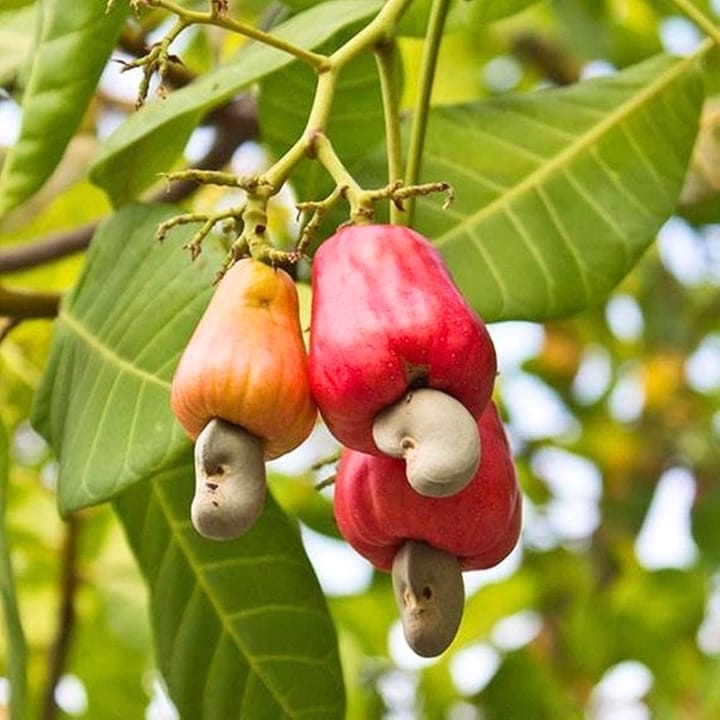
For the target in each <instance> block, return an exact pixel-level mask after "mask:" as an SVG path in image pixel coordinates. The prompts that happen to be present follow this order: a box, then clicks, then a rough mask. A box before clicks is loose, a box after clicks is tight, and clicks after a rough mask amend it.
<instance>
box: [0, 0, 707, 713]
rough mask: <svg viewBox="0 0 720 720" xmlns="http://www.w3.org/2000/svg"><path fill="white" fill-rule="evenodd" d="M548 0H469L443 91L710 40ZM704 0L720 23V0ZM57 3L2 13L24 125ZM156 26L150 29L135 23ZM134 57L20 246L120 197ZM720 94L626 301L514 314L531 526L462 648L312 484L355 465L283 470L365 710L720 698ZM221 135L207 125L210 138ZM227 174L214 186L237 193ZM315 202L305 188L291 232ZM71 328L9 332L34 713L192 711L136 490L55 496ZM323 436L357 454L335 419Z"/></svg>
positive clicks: (472, 600)
mask: <svg viewBox="0 0 720 720" xmlns="http://www.w3.org/2000/svg"><path fill="white" fill-rule="evenodd" d="M289 4H290V5H292V6H293V7H295V8H298V7H300V6H301V5H303V3H289ZM308 4H310V3H305V5H308ZM427 4H428V3H423V2H418V3H417V7H415V8H414V9H413V10H412V11H411V13H410V14H409V16H408V17H407V19H406V20H405V21H404V24H403V32H404V33H405V35H404V37H403V39H402V43H401V49H402V57H403V66H404V74H405V85H404V87H405V91H404V97H403V102H404V104H405V105H406V106H408V107H409V106H410V105H411V103H412V100H413V88H414V84H413V73H414V72H415V70H416V68H417V64H418V59H419V54H420V51H421V47H422V38H421V35H422V29H423V27H424V25H423V22H424V14H423V9H424V8H423V6H424V5H425V6H426V5H427ZM525 4H526V5H527V6H528V7H527V8H526V9H525V10H523V11H522V12H519V13H517V14H515V15H513V16H511V17H508V18H505V19H499V20H494V21H493V22H486V21H487V20H489V19H492V18H487V17H485V16H484V3H483V2H482V0H473V2H457V3H455V4H454V5H453V9H452V12H451V15H450V18H449V21H448V32H447V35H446V38H445V41H444V43H443V46H442V50H441V56H440V64H439V68H438V75H437V82H436V85H435V90H434V95H433V101H434V102H435V103H438V104H439V103H449V102H457V101H468V100H474V99H481V98H484V97H488V96H491V95H497V94H502V93H506V92H510V91H532V90H533V89H535V88H537V87H541V86H546V85H553V84H554V85H566V84H571V83H573V82H576V81H578V80H579V79H581V78H585V77H589V76H592V75H596V74H603V73H609V72H613V71H614V70H617V69H621V68H624V67H626V66H628V65H631V64H633V63H636V62H638V61H640V60H642V59H644V58H646V57H649V56H650V55H652V54H655V53H657V52H659V51H662V50H666V51H670V52H674V53H679V54H684V53H687V52H689V51H690V50H692V49H693V48H694V47H695V46H696V44H697V43H698V41H699V40H700V39H701V37H702V33H701V32H700V31H699V30H698V29H697V28H696V26H694V25H693V24H692V23H691V22H689V21H688V20H687V19H686V18H683V17H681V16H680V15H679V13H678V10H677V8H676V7H675V5H674V4H673V3H672V2H650V1H649V0H546V1H545V2H537V3H533V2H528V3H525ZM499 5H500V4H499V3H496V4H495V6H496V7H497V6H499ZM518 5H519V3H515V4H514V6H515V7H517V6H518ZM695 5H696V6H697V7H698V8H700V9H701V10H703V11H704V12H705V13H706V14H707V16H708V17H712V18H714V19H715V21H718V19H720V2H717V0H713V1H710V0H700V1H698V2H695ZM34 11H35V4H34V3H32V2H12V3H0V18H2V16H3V15H4V14H6V15H5V17H6V19H9V18H10V17H11V16H12V18H13V22H14V23H15V24H14V25H13V27H17V28H19V29H18V30H17V31H16V32H15V33H14V44H13V47H12V52H9V50H8V51H7V52H6V51H5V50H4V49H2V48H0V63H1V64H2V72H1V73H0V79H1V80H2V82H3V84H4V86H5V87H6V88H7V89H8V91H9V95H8V97H7V98H2V97H0V127H2V128H3V130H4V132H5V137H4V138H3V139H2V142H4V143H6V144H7V145H9V144H11V143H12V138H13V128H14V127H15V125H16V123H17V110H16V108H15V110H13V102H12V100H11V99H10V96H11V95H13V94H14V92H15V90H16V88H17V87H21V86H22V82H23V68H24V67H25V65H24V63H23V62H19V61H18V60H19V58H20V57H21V56H22V55H23V53H24V52H27V51H29V48H31V47H32V32H33V26H34V25H33V21H32V16H33V15H34ZM233 12H235V13H237V14H243V13H245V14H246V15H247V16H248V17H249V18H250V19H256V18H257V17H264V18H267V17H269V16H271V14H272V13H280V14H282V13H283V12H284V10H283V8H282V6H281V5H280V4H279V3H269V2H264V1H262V0H253V1H252V2H243V3H234V7H233ZM149 18H150V19H148V18H145V22H148V23H153V22H154V23H156V24H157V23H160V22H161V21H162V17H161V16H159V15H158V16H153V15H152V14H151V15H150V16H149ZM3 27H9V25H4V24H3V21H2V20H0V33H2V28H3ZM146 29H147V28H146ZM130 30H132V31H137V27H136V25H135V24H134V22H133V23H131V25H130V26H129V30H128V32H129V31H130ZM237 42H238V40H237V38H229V37H227V36H226V35H224V34H220V33H217V32H215V31H213V30H209V31H205V30H202V31H197V32H195V33H194V34H193V39H192V41H191V42H190V44H189V46H188V48H187V50H186V51H185V52H184V54H183V59H184V61H185V63H186V65H187V67H188V68H189V69H190V70H191V71H193V72H198V73H201V72H203V71H204V70H206V69H207V68H209V67H210V66H211V65H212V64H213V63H214V62H215V61H216V60H217V59H219V58H223V57H227V56H228V55H229V54H230V53H232V52H233V50H234V49H235V47H236V44H237ZM717 70H718V58H717V57H716V56H711V57H710V58H709V60H708V61H707V72H706V78H707V83H708V88H709V93H708V94H709V96H712V95H714V94H715V93H716V92H717V91H718V88H717V87H716V86H717V84H718V78H720V75H719V74H718V72H717ZM113 72H114V70H113V68H109V69H108V70H107V71H106V76H105V78H104V80H103V81H102V82H101V85H100V88H99V91H98V95H97V97H96V99H95V102H94V104H93V107H92V108H91V111H90V113H88V116H87V117H86V119H85V122H84V124H83V127H82V129H81V132H80V133H79V134H78V135H77V136H76V138H75V139H74V141H73V144H72V145H71V147H70V151H69V153H68V155H67V158H66V160H65V161H64V163H63V166H62V171H61V172H60V173H56V175H55V177H54V178H53V180H52V181H51V183H50V185H49V186H48V187H47V188H46V189H45V190H43V191H42V192H41V193H40V194H39V195H38V196H36V197H35V198H34V199H33V200H32V201H31V202H30V203H27V204H26V205H24V206H23V207H21V208H20V209H19V210H18V211H16V212H15V213H14V214H12V215H11V216H10V217H9V218H8V219H7V220H6V222H5V223H4V224H3V226H2V228H0V243H1V244H2V246H3V247H9V246H12V245H15V244H23V243H27V242H30V241H32V240H35V239H38V238H40V237H44V236H46V235H47V234H48V233H51V232H58V231H63V230H70V229H73V228H76V227H77V226H79V225H81V224H83V223H85V222H89V221H93V220H95V219H97V218H99V217H101V216H103V215H105V214H106V213H107V212H108V210H109V208H108V204H107V201H106V200H105V199H104V197H103V195H102V194H101V193H100V192H99V191H98V190H97V189H94V188H93V187H92V186H91V185H90V184H89V183H88V182H87V180H86V179H85V175H86V170H87V161H88V157H90V156H91V155H92V152H93V151H94V149H95V148H96V147H97V144H98V142H99V140H100V139H102V137H103V136H105V135H106V134H107V128H108V127H109V126H110V125H112V124H114V123H115V122H116V119H117V117H122V116H124V115H126V114H127V113H129V112H131V111H132V91H131V92H130V94H129V95H127V96H125V97H123V96H122V93H119V92H118V88H117V87H116V86H115V85H114V83H117V75H116V74H115V75H113V74H112V73H113ZM131 84H132V83H131ZM717 107H718V106H717V105H716V104H713V101H712V100H711V101H710V102H708V106H707V111H706V113H705V115H704V120H703V126H702V129H701V136H700V138H699V141H698V145H697V152H696V155H695V158H694V161H693V166H692V168H691V170H690V172H689V176H688V181H687V183H686V187H685V190H684V191H683V195H682V198H681V204H680V206H679V208H678V213H677V215H676V216H675V217H673V218H672V219H671V220H669V221H668V223H667V224H666V225H665V226H664V227H663V229H662V231H661V232H660V234H659V237H658V241H657V243H655V244H654V246H653V247H652V248H651V250H650V251H649V252H648V253H647V254H646V255H645V257H644V258H643V259H642V261H641V262H640V263H639V264H638V265H637V267H636V269H635V270H634V271H633V272H632V273H631V275H630V276H628V277H627V278H626V279H625V280H624V282H623V283H622V284H621V286H620V287H618V288H617V290H616V291H615V292H614V293H613V295H612V296H611V297H610V298H608V300H607V302H606V303H605V304H604V305H602V306H600V307H595V308H592V309H590V310H587V311H586V312H584V313H582V314H580V315H577V316H575V317H572V318H569V319H566V320H562V321H555V322H552V323H548V324H546V325H544V326H541V325H534V324H527V323H522V324H521V323H507V324H502V325H496V326H493V327H492V328H491V330H492V332H493V336H494V338H495V340H496V343H497V347H498V352H499V358H500V377H499V382H498V393H497V398H498V401H499V402H500V405H501V408H502V410H503V415H504V417H505V419H506V421H507V423H508V430H509V433H510V435H511V439H512V442H513V447H514V450H515V452H516V458H517V465H518V471H519V477H520V481H521V484H522V488H523V491H524V494H525V498H526V502H525V524H524V531H523V538H522V543H521V546H520V547H519V548H518V549H517V550H516V551H515V552H514V553H513V554H512V555H511V556H510V558H508V559H507V560H506V561H504V562H503V563H502V564H501V566H499V567H498V568H495V569H493V570H492V571H486V572H476V573H469V574H467V577H466V580H467V589H468V601H467V607H466V612H465V617H464V621H463V625H462V627H461V630H460V634H459V636H458V638H457V639H456V641H455V643H454V644H453V646H452V647H451V649H450V651H448V652H447V653H445V654H444V655H443V656H442V657H441V658H439V659H436V660H432V661H426V660H419V659H418V658H416V657H415V656H414V655H413V654H412V653H411V652H410V651H409V650H408V649H407V647H406V646H405V645H404V641H403V640H402V635H401V632H400V630H399V626H398V623H397V617H396V612H395V607H394V603H393V601H392V597H391V589H390V584H389V579H388V577H387V576H384V575H379V574H374V573H372V572H371V570H370V568H369V566H367V565H366V564H365V563H364V562H363V561H361V560H359V559H358V558H357V557H356V556H354V555H353V554H352V551H350V550H349V549H348V548H347V547H346V546H345V545H344V544H343V543H342V541H341V540H339V539H338V536H337V531H336V529H335V527H334V523H333V520H332V510H331V500H330V497H331V492H332V490H331V488H329V489H326V490H324V491H323V492H322V493H318V492H316V491H315V490H314V489H313V487H312V485H313V483H314V482H315V481H317V480H318V479H319V478H321V477H322V476H323V473H324V474H331V472H332V467H331V466H329V467H327V468H325V469H324V470H323V471H321V472H320V473H312V472H310V471H309V470H308V468H307V463H303V461H302V457H300V458H299V459H298V457H291V458H287V459H285V460H284V461H283V462H281V463H278V464H277V466H276V467H275V470H276V472H275V473H274V475H273V476H272V477H271V486H272V489H273V492H274V493H275V495H276V497H277V498H278V499H279V501H280V502H281V504H282V505H283V506H284V507H285V508H286V509H287V510H289V511H290V512H292V513H294V514H295V515H296V516H297V517H298V518H299V519H300V520H301V521H302V522H303V526H304V528H305V534H304V537H305V539H306V546H307V549H308V552H309V554H310V556H311V559H312V560H313V562H314V563H315V566H316V569H317V572H318V575H319V577H320V581H321V583H322V584H323V587H324V588H325V589H326V592H327V594H328V596H329V598H330V603H331V610H332V613H333V615H334V617H335V619H336V621H337V625H338V630H339V633H340V644H341V652H342V659H343V663H344V672H345V676H346V682H347V689H348V693H349V704H350V709H349V717H351V718H358V719H360V718H376V717H377V718H380V717H382V718H398V719H399V718H428V719H435V718H437V719H438V720H440V719H443V720H474V719H487V720H491V719H495V718H497V719H502V720H515V719H518V720H519V719H521V718H522V719H523V720H525V719H532V720H542V719H543V718H547V719H548V720H550V719H553V720H555V719H557V718H563V719H564V720H565V719H568V720H569V719H572V718H588V719H591V720H642V719H644V718H658V719H661V720H662V719H665V718H667V719H668V720H670V719H672V720H678V719H682V720H701V719H709V718H715V717H720V483H718V474H719V468H720V442H719V440H720V402H719V400H720V328H719V325H718V318H719V317H720V197H719V194H718V193H719V192H720V114H719V113H718V109H717ZM261 132H262V128H261ZM201 142H202V137H201V135H200V134H198V135H196V137H194V139H193V141H192V142H191V144H190V146H189V148H188V154H189V155H192V152H193V149H192V148H193V143H201ZM259 154H261V151H260V147H259V146H251V147H250V146H249V147H248V148H245V150H244V154H242V156H241V157H240V159H239V160H238V162H240V163H243V162H244V163H250V164H252V162H255V161H256V157H257V155H259ZM213 192H214V191H213V190H207V191H203V193H201V194H200V195H199V196H198V197H196V198H195V202H196V203H198V204H203V203H208V202H212V201H213V200H214V198H213V196H212V193H213ZM290 220H291V217H290V215H289V213H288V212H287V209H283V208H282V207H279V208H278V209H277V214H276V217H275V221H276V224H277V228H276V232H278V233H282V232H283V228H285V227H286V225H288V223H289V222H290ZM81 265H82V256H81V255H75V256H72V257H69V258H65V259H62V260H60V261H56V262H48V263H45V264H43V265H41V266H38V267H36V268H33V269H31V270H27V271H23V272H19V273H14V274H12V275H11V276H8V277H7V279H5V278H4V279H3V284H6V285H7V286H8V287H17V288H24V289H37V290H43V291H58V292H63V291H65V290H66V289H67V288H69V287H71V286H72V285H73V283H74V281H75V279H76V278H77V274H78V271H79V269H80V267H81ZM50 334H51V325H50V323H48V322H46V321H27V322H23V323H21V324H20V325H19V326H17V327H15V328H13V329H12V331H11V332H9V333H8V334H7V335H6V336H5V337H4V338H3V340H2V343H1V344H0V417H1V419H2V422H3V423H4V425H5V426H6V428H7V429H8V433H9V437H10V438H11V443H10V455H11V472H10V480H9V499H8V511H7V515H8V518H7V525H8V527H7V534H8V538H9V541H10V545H11V549H12V556H11V557H12V562H13V568H14V572H15V575H16V582H17V588H18V593H19V600H20V607H21V613H22V617H23V620H24V625H25V631H26V634H27V640H28V646H29V686H30V690H31V699H32V701H33V716H38V717H43V718H46V717H47V718H49V717H55V715H51V714H47V712H48V711H46V710H43V709H42V708H43V707H44V706H45V705H46V704H47V703H48V697H52V696H53V694H54V696H55V699H56V701H57V703H58V704H59V706H60V708H61V710H62V711H61V713H60V714H59V715H58V716H59V717H89V718H93V719H99V720H104V719H106V718H107V719H111V718H140V717H147V718H158V719H159V718H171V717H174V714H173V709H172V707H171V706H170V705H169V704H168V701H167V700H166V699H165V698H164V697H163V695H162V691H161V687H160V683H159V681H158V678H157V676H156V673H155V671H154V667H153V658H152V654H151V650H150V641H149V632H148V625H147V608H146V597H145V593H146V590H145V586H144V583H143V581H142V579H141V578H140V576H139V574H138V571H137V569H136V567H135V564H134V561H133V559H132V556H131V554H130V552H129V551H128V549H127V547H126V544H125V541H124V538H123V536H122V532H121V531H120V529H119V526H118V523H117V521H116V519H115V518H114V516H113V514H112V512H111V510H110V509H109V508H107V507H100V508H95V509H91V510H87V511H83V512H81V513H78V514H77V515H76V516H74V517H73V519H72V520H71V521H70V522H68V523H64V522H62V521H61V520H60V519H59V518H58V516H57V513H56V510H55V498H54V481H55V466H54V460H53V458H52V457H51V456H50V453H49V451H48V449H47V448H46V447H45V445H44V444H43V443H42V441H41V440H40V439H39V438H38V437H37V436H36V435H35V434H34V433H33V431H32V430H31V428H30V427H29V423H28V420H27V418H28V416H29V409H30V405H31V402H32V398H33V394H34V391H35V388H36V387H37V384H38V381H39V377H40V374H41V372H42V368H43V365H44V362H45V358H46V354H47V350H48V345H49V339H50ZM315 442H316V443H319V445H320V446H322V447H323V449H324V450H327V451H328V452H332V450H333V446H332V443H331V442H330V441H329V439H328V438H326V437H323V436H322V434H320V438H319V439H317V438H316V439H315ZM70 600H72V602H71V605H70V607H68V603H69V602H70ZM67 613H70V615H68V614H67ZM58 628H63V629H62V630H59V629H58ZM3 642H4V641H3V637H2V636H0V718H2V717H4V710H3V707H4V706H5V704H6V703H7V699H8V694H9V693H8V683H7V681H6V680H5V679H4V677H3V676H5V675H7V667H6V665H5V659H4V658H5V653H4V649H3ZM63 643H67V649H68V655H67V662H66V664H65V667H63V668H62V672H61V673H60V677H61V682H60V683H59V685H58V686H57V687H56V688H55V690H54V693H53V689H52V687H49V685H48V678H52V677H55V675H54V674H53V673H54V672H55V671H54V670H53V667H52V663H53V657H54V654H58V653H62V651H63V647H64V645H63ZM56 674H57V673H56ZM43 713H46V714H43Z"/></svg>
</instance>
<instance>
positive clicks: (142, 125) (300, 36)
mask: <svg viewBox="0 0 720 720" xmlns="http://www.w3.org/2000/svg"><path fill="white" fill-rule="evenodd" d="M380 5H381V3H380V2H377V1H375V2H366V1H360V0H335V1H334V2H327V3H324V4H322V5H320V6H317V7H314V8H311V9H309V10H307V11H306V12H304V13H302V14H300V15H296V16H295V17H293V18H291V19H290V20H288V21H287V22H285V23H283V24H282V25H279V26H278V27H277V28H274V29H273V34H275V35H277V36H278V37H281V38H284V39H285V40H287V41H289V42H292V43H294V44H296V45H299V46H300V47H303V48H306V49H311V48H315V47H317V46H318V45H320V44H321V43H323V42H326V41H327V40H328V39H329V38H331V37H332V36H333V35H334V34H335V33H336V32H338V30H341V29H342V28H344V27H347V26H348V25H352V24H353V23H356V22H358V21H360V20H362V19H363V18H366V17H368V16H370V15H372V14H373V13H374V12H375V11H376V10H377V9H378V8H379V7H380ZM292 59H293V58H292V57H291V56H290V55H288V54H286V53H283V52H281V51H279V50H276V49H274V48H271V47H268V46H267V45H262V44H260V43H249V44H248V45H246V46H245V47H244V48H243V50H241V52H240V53H238V55H237V57H236V58H235V59H234V60H233V61H232V62H229V63H227V64H226V65H223V66H221V67H218V68H217V69H216V70H214V71H212V72H209V73H206V74H205V75H203V76H202V77H200V78H198V79H197V80H196V81H195V82H193V83H191V84H190V85H188V86H186V87H184V88H182V89H180V90H177V91H176V92H174V93H172V94H171V95H170V96H169V97H168V98H166V99H165V100H162V101H159V102H153V103H148V104H147V105H146V106H144V107H143V108H142V109H141V110H139V111H138V112H136V113H135V114H133V115H131V116H130V117H129V118H128V119H127V120H126V121H125V122H124V123H123V124H122V125H121V126H120V127H119V128H118V129H117V130H116V131H115V133H113V134H112V135H111V136H110V137H109V138H108V140H107V142H106V144H105V147H104V149H103V151H102V153H101V155H100V157H99V158H98V159H97V161H96V162H95V164H94V165H93V167H92V169H91V177H92V179H93V181H94V182H95V183H97V184H98V185H100V186H101V187H103V188H104V189H105V190H106V191H107V192H108V193H109V194H110V196H111V197H112V199H113V201H114V202H115V203H116V204H119V203H122V202H125V201H127V200H129V199H131V198H133V197H135V195H136V194H137V193H138V192H139V191H140V190H142V189H143V188H145V187H147V186H148V185H149V184H150V183H151V182H152V181H153V180H155V179H156V177H157V174H158V173H159V172H161V171H164V170H167V169H168V168H169V167H170V166H171V165H172V163H173V162H174V160H175V159H176V158H177V156H178V155H179V154H180V152H181V151H182V149H183V147H184V145H185V143H186V141H187V139H188V137H189V135H190V133H191V132H192V130H193V128H195V126H196V125H197V124H198V122H199V121H200V119H201V118H202V117H203V116H204V115H205V114H207V113H208V112H209V111H210V110H212V109H213V108H215V107H217V106H218V105H221V104H222V103H224V102H226V101H227V100H229V99H230V98H231V97H232V96H233V95H235V94H236V93H237V92H239V91H240V90H242V89H243V88H245V87H247V86H248V85H249V84H250V83H253V82H257V81H258V80H260V79H261V78H263V77H264V76H266V75H268V74H269V73H271V72H274V71H275V70H278V69H280V68H282V67H284V66H286V65H288V64H289V63H290V62H291V61H292Z"/></svg>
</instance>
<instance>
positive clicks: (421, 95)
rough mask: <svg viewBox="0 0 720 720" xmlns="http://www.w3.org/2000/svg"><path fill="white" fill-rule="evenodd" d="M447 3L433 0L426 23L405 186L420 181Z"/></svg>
mask: <svg viewBox="0 0 720 720" xmlns="http://www.w3.org/2000/svg"><path fill="white" fill-rule="evenodd" d="M449 7H450V0H433V4H432V8H431V10H430V19H429V21H428V29H427V34H426V35H425V45H424V47H423V54H422V59H421V61H420V74H419V77H418V86H419V87H418V96H417V99H416V101H415V108H414V111H413V119H412V126H411V128H410V145H409V148H408V158H407V166H406V168H405V182H406V183H407V184H408V185H416V184H417V183H418V181H419V180H420V171H421V169H422V155H423V147H424V145H425V132H426V130H427V120H428V112H429V110H430V96H431V94H432V86H433V80H434V78H435V68H436V67H437V58H438V53H439V51H440V41H441V40H442V34H443V28H444V27H445V19H446V18H447V13H448V9H449ZM414 207H415V203H414V200H413V199H412V198H410V199H409V200H408V204H407V209H406V211H405V213H404V217H403V220H404V221H406V223H407V224H410V223H411V222H412V216H413V210H414Z"/></svg>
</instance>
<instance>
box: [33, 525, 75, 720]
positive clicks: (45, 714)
mask: <svg viewBox="0 0 720 720" xmlns="http://www.w3.org/2000/svg"><path fill="white" fill-rule="evenodd" d="M79 536H80V521H79V520H78V518H77V516H75V515H71V516H70V517H69V519H68V521H67V526H66V529H65V538H64V541H63V547H62V556H61V561H62V566H61V569H60V605H59V606H58V619H57V630H56V634H55V640H54V641H53V645H52V648H51V652H50V664H49V669H48V676H47V680H46V681H45V688H44V690H43V700H42V709H41V711H40V720H55V718H57V715H58V706H57V704H56V702H55V688H56V686H57V684H58V682H59V680H60V678H61V677H62V673H63V669H64V668H65V661H66V659H67V655H68V650H69V648H70V641H71V640H72V634H73V630H74V628H75V593H76V591H77V587H78V585H79V577H78V573H77V560H78V539H79Z"/></svg>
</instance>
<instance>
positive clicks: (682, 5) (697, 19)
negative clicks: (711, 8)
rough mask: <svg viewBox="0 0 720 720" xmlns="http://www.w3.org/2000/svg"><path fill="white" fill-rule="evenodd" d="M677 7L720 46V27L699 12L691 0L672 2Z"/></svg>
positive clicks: (675, 0)
mask: <svg viewBox="0 0 720 720" xmlns="http://www.w3.org/2000/svg"><path fill="white" fill-rule="evenodd" d="M672 1H673V3H675V5H677V7H678V8H679V9H680V10H681V11H682V12H683V13H685V15H687V16H688V17H689V18H690V19H691V20H692V21H693V22H694V23H695V24H696V25H697V26H698V27H699V28H700V29H701V30H702V31H703V32H705V33H707V34H708V35H709V36H710V37H711V38H712V39H713V40H714V41H715V42H716V43H717V44H718V45H720V27H718V26H717V25H715V23H713V21H712V20H710V18H709V17H707V16H706V15H705V13H703V12H702V11H701V10H698V8H697V7H695V5H694V4H693V3H692V2H690V0H672Z"/></svg>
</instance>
